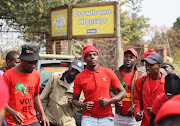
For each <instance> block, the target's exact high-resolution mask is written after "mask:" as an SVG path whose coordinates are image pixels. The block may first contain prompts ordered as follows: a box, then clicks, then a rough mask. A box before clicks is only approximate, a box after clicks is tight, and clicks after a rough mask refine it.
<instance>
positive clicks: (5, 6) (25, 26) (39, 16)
mask: <svg viewBox="0 0 180 126" xmlns="http://www.w3.org/2000/svg"><path fill="white" fill-rule="evenodd" d="M98 1H101V0H6V1H5V0H4V1H3V0H1V1H0V8H1V9H0V19H6V22H7V24H8V26H9V27H12V28H14V29H15V30H18V31H33V32H26V33H24V34H23V38H24V39H26V41H42V40H43V39H44V38H45V36H46V34H47V33H48V34H49V33H50V25H49V24H50V23H49V22H50V19H49V17H50V16H49V14H50V13H49V9H50V8H53V7H57V6H62V5H65V4H79V3H89V2H98ZM142 1H143V0H120V5H121V7H123V6H126V8H127V10H122V9H121V12H120V14H121V18H120V23H121V36H122V39H123V40H124V41H125V42H126V43H129V42H134V41H139V40H141V39H142V36H143V35H144V33H143V29H144V28H145V27H147V26H148V24H147V21H148V20H149V19H148V18H145V17H144V16H143V15H140V16H139V12H140V11H141V3H142ZM0 27H1V26H0ZM43 43H44V42H43Z"/></svg>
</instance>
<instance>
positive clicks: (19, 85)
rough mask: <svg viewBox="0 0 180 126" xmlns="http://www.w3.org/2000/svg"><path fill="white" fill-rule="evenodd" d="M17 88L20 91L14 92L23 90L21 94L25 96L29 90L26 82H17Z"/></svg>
mask: <svg viewBox="0 0 180 126" xmlns="http://www.w3.org/2000/svg"><path fill="white" fill-rule="evenodd" d="M29 84H30V83H28V84H27V85H29ZM27 85H26V86H27ZM16 89H17V90H18V91H16V92H15V93H14V94H16V93H19V92H21V96H24V95H25V94H26V93H27V92H26V89H27V87H25V86H24V84H20V83H17V84H16Z"/></svg>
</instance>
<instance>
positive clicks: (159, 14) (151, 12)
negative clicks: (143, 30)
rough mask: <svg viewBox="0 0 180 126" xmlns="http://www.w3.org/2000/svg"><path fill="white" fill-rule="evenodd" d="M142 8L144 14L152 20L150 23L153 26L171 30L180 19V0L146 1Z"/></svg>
mask: <svg viewBox="0 0 180 126" xmlns="http://www.w3.org/2000/svg"><path fill="white" fill-rule="evenodd" d="M142 7H143V8H142V14H143V15H144V16H145V17H149V18H151V19H150V21H149V22H148V23H149V24H151V25H152V26H158V27H161V26H163V25H165V26H166V27H168V28H170V27H172V26H173V23H174V22H175V21H176V18H177V17H180V0H144V1H143V3H142Z"/></svg>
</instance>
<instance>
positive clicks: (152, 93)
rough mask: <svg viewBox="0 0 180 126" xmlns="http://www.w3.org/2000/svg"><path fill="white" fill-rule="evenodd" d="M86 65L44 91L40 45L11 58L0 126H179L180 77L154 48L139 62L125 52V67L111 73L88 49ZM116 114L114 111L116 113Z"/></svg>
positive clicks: (57, 76) (3, 79) (57, 77)
mask: <svg viewBox="0 0 180 126" xmlns="http://www.w3.org/2000/svg"><path fill="white" fill-rule="evenodd" d="M82 57H83V59H84V62H85V63H86V65H85V63H84V62H82V61H80V60H74V61H72V63H71V64H70V65H69V68H68V70H66V71H64V72H55V73H53V74H52V76H51V77H50V78H49V80H48V82H47V84H46V86H45V88H44V90H43V91H42V93H41V94H39V91H40V75H39V73H38V71H36V70H35V67H36V64H37V61H38V60H39V59H40V56H39V49H38V47H37V46H35V45H23V46H22V51H21V53H20V54H19V53H18V52H17V51H10V52H8V53H7V55H6V67H4V68H3V69H2V70H0V85H1V88H0V122H1V123H0V126H1V125H2V126H41V125H43V126H169V125H172V126H178V125H179V124H180V121H179V118H180V109H179V105H180V95H179V94H180V78H179V77H178V76H177V75H176V74H175V67H174V65H173V64H172V63H168V62H163V58H162V56H161V55H160V54H158V53H157V52H155V51H154V50H153V49H150V50H148V51H146V52H145V53H144V56H143V59H142V60H141V62H143V63H144V66H141V67H137V61H138V59H139V56H138V53H137V52H136V50H135V49H133V48H130V49H128V50H126V51H124V60H123V61H124V62H123V65H122V66H120V67H119V69H118V70H116V71H114V72H113V71H112V70H110V69H108V68H105V67H103V66H100V65H99V57H100V53H99V50H97V49H96V48H95V47H94V46H92V45H87V46H85V47H84V48H83V54H82ZM114 109H115V112H114V111H113V110H114Z"/></svg>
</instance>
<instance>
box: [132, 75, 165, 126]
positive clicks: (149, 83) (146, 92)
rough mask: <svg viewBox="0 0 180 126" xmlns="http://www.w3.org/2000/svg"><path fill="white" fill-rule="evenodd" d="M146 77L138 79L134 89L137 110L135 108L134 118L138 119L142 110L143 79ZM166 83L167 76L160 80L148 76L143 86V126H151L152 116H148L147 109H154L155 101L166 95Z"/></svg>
mask: <svg viewBox="0 0 180 126" xmlns="http://www.w3.org/2000/svg"><path fill="white" fill-rule="evenodd" d="M143 76H144V75H142V76H140V77H138V78H137V80H136V82H135V85H134V88H135V91H134V100H135V103H136V104H135V108H134V116H135V117H136V113H137V112H138V111H140V110H141V84H142V78H143ZM164 83H165V76H164V75H163V74H162V77H161V79H160V80H152V79H151V78H150V77H149V76H147V75H146V80H145V82H144V85H143V90H142V98H143V110H144V111H143V112H144V114H143V119H142V123H141V126H149V125H150V116H149V115H148V113H147V111H146V108H147V107H152V105H153V102H154V100H155V99H156V97H157V96H158V95H160V94H162V93H164Z"/></svg>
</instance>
